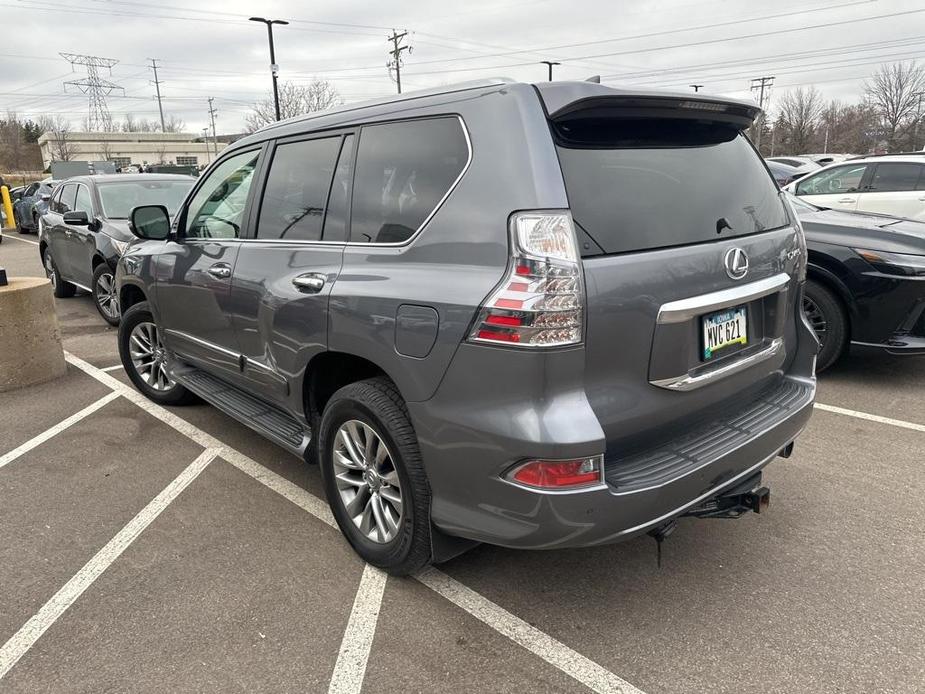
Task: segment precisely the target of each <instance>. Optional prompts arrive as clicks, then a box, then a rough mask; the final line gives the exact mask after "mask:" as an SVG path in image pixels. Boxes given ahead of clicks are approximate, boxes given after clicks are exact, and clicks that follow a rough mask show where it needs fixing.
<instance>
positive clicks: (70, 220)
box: [64, 210, 90, 227]
mask: <svg viewBox="0 0 925 694" xmlns="http://www.w3.org/2000/svg"><path fill="white" fill-rule="evenodd" d="M64 223H65V224H73V225H74V226H77V227H85V226H87V225H88V224H89V223H90V218H89V217H88V216H87V213H86V212H84V211H83V210H76V211H74V212H65V213H64Z"/></svg>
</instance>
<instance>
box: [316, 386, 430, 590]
mask: <svg viewBox="0 0 925 694" xmlns="http://www.w3.org/2000/svg"><path fill="white" fill-rule="evenodd" d="M319 429H320V431H319V432H318V434H319V441H318V448H319V451H320V454H321V460H320V462H321V471H322V475H323V477H324V487H325V493H326V495H327V498H328V503H329V504H330V506H331V511H332V512H333V514H334V518H335V520H336V521H337V525H338V526H339V527H340V529H341V532H342V533H343V534H344V536H345V537H346V538H347V541H348V542H349V543H350V544H351V545H352V546H353V549H354V550H355V551H356V552H357V554H359V555H360V556H361V557H362V558H363V559H364V560H365V561H367V562H369V563H370V564H372V565H373V566H378V567H379V568H381V569H384V570H386V571H388V572H389V573H391V574H393V575H398V576H402V575H407V574H410V573H413V572H414V571H416V570H418V569H420V568H421V567H423V566H424V565H425V564H428V563H429V562H430V561H431V542H430V499H431V496H430V485H429V484H428V482H427V476H426V475H425V473H424V467H423V465H422V463H421V453H420V451H419V450H418V443H417V437H416V435H415V433H414V429H413V427H412V426H411V421H410V419H409V417H408V410H407V408H406V407H405V403H404V400H402V398H401V395H399V393H398V391H397V389H396V388H395V386H394V385H393V384H392V382H391V381H388V380H387V379H384V378H374V379H369V380H366V381H359V382H357V383H351V384H350V385H347V386H344V387H343V388H341V389H340V390H338V391H337V392H336V393H334V395H333V396H332V397H331V399H330V400H329V401H328V403H327V406H326V407H325V408H324V413H323V415H322V417H321V424H320V427H319Z"/></svg>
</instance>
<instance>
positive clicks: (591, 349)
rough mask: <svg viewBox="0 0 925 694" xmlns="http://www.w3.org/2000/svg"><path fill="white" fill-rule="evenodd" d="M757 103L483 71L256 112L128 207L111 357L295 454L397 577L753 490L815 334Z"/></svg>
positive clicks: (163, 395)
mask: <svg viewBox="0 0 925 694" xmlns="http://www.w3.org/2000/svg"><path fill="white" fill-rule="evenodd" d="M757 113H758V109H757V108H756V107H755V105H754V104H752V103H749V102H738V101H733V100H728V99H724V98H715V97H710V96H705V95H702V94H683V95H679V94H670V93H659V92H640V91H626V90H619V89H613V88H609V87H605V86H602V85H600V84H595V83H591V82H550V83H544V84H538V85H531V84H521V83H513V82H510V81H504V80H491V81H485V82H479V83H467V84H463V85H459V86H457V87H454V88H449V89H442V90H440V91H429V92H418V93H411V94H404V95H400V96H398V97H396V98H391V99H387V100H383V101H379V102H373V103H365V104H362V105H349V106H345V107H342V108H339V109H335V110H331V111H326V112H323V113H318V114H312V115H308V116H304V117H299V118H294V119H291V120H287V121H283V122H280V123H276V124H273V125H270V126H268V127H266V128H264V129H262V130H260V131H259V132H257V133H254V134H253V135H250V136H248V137H246V138H244V139H243V140H240V141H238V142H236V143H234V144H233V145H232V146H230V147H229V148H228V149H227V150H225V151H224V152H222V155H221V157H220V158H219V159H218V160H217V161H216V162H215V163H214V164H213V165H212V166H211V167H210V168H209V169H208V171H206V172H205V173H204V174H203V176H202V177H201V178H200V179H199V181H198V182H197V184H196V185H195V187H194V188H193V189H192V191H191V192H190V194H189V195H188V197H187V199H186V200H185V202H184V203H183V204H182V205H181V207H180V209H179V211H178V212H177V213H176V214H175V216H174V218H173V219H172V220H170V219H168V215H167V211H166V209H164V208H163V207H159V206H150V205H149V206H144V207H136V208H135V209H134V210H133V212H132V230H133V232H134V233H135V235H136V236H138V237H140V238H141V239H144V241H142V242H135V243H134V244H133V245H132V246H130V248H129V250H128V251H127V252H126V253H125V254H124V255H123V256H122V258H121V260H120V261H119V265H118V269H117V285H118V289H119V300H120V304H121V308H122V310H123V318H122V323H121V325H120V329H119V341H120V352H121V356H122V362H123V364H124V366H125V369H126V371H127V372H128V375H129V377H130V378H131V380H132V382H133V383H134V384H135V386H137V388H138V389H139V390H141V391H142V392H143V393H144V394H145V395H147V396H148V397H149V398H151V399H152V400H154V401H156V402H159V403H163V404H179V403H182V402H186V401H188V400H190V399H193V398H197V397H198V398H201V399H202V400H205V401H207V402H209V403H211V404H212V405H214V406H216V407H218V408H220V409H221V410H223V411H225V412H226V413H228V414H229V415H231V416H232V417H235V418H237V419H238V420H240V421H241V422H242V423H243V424H245V425H247V426H249V427H251V428H252V429H254V430H255V431H256V432H258V433H259V434H261V435H263V436H265V437H267V438H269V439H271V440H272V441H274V442H275V443H277V444H278V445H280V446H282V447H284V448H286V449H288V450H289V451H291V452H293V453H295V454H297V455H300V456H304V457H305V458H306V459H307V460H309V461H317V462H318V463H319V464H320V468H321V472H322V478H323V481H324V488H325V492H326V495H327V500H328V502H329V503H330V506H331V510H332V512H333V514H334V517H335V518H336V520H337V523H338V525H339V526H340V529H341V530H342V532H343V534H344V535H345V536H346V538H347V540H348V541H349V542H350V544H351V545H352V546H353V548H354V549H355V550H356V551H357V553H358V554H359V555H360V556H361V557H362V558H363V559H365V560H366V561H368V562H370V563H371V564H374V565H376V566H378V567H382V568H384V569H386V570H388V571H390V572H392V573H395V574H402V573H408V572H412V571H414V570H416V569H418V568H420V567H421V566H423V565H425V564H426V563H428V562H432V561H442V560H445V559H447V558H449V557H451V556H453V555H454V554H458V553H459V552H461V551H463V550H464V549H466V548H467V547H469V546H471V545H473V544H475V543H478V542H488V543H493V544H497V545H503V546H506V547H514V548H525V549H553V548H560V547H577V546H593V545H599V544H603V543H609V542H615V541H619V540H623V539H626V538H630V537H633V536H635V535H638V534H641V533H646V532H648V533H650V534H652V535H653V536H655V537H656V539H659V540H660V539H661V538H662V537H663V536H664V535H666V534H667V533H668V532H669V531H670V530H671V529H672V528H673V527H674V524H675V523H676V521H677V519H678V518H679V517H681V516H699V517H735V516H738V515H741V514H742V513H744V512H745V511H748V510H753V511H761V510H763V509H764V506H765V504H766V502H767V499H768V490H767V488H766V487H763V486H761V471H762V468H763V467H764V466H765V465H767V464H768V463H769V462H770V461H772V460H773V459H774V458H775V457H776V456H784V457H786V456H788V455H789V454H790V451H791V450H792V447H793V441H794V439H795V438H796V436H797V435H798V434H799V433H800V431H801V430H802V429H803V427H804V426H805V425H806V423H807V420H808V419H809V416H810V413H811V410H812V404H813V398H814V394H815V377H814V362H815V357H816V352H817V348H818V343H817V341H816V338H815V336H814V334H813V331H812V329H811V328H810V327H809V325H808V324H807V322H806V320H805V318H804V317H803V313H802V311H801V310H800V308H799V307H800V305H801V304H800V300H801V293H802V291H803V282H804V277H805V269H806V250H805V245H804V240H803V233H802V230H801V228H800V224H799V221H798V220H797V217H796V215H794V214H793V211H792V210H791V209H790V207H789V205H788V203H787V201H786V200H785V199H784V198H783V197H782V195H781V193H780V191H779V190H778V189H777V186H776V185H775V183H774V180H773V179H772V178H771V175H770V174H769V172H768V170H767V169H766V168H765V166H764V164H763V163H762V160H761V158H760V157H759V156H758V154H757V153H756V152H755V150H754V149H753V147H752V146H751V144H750V143H749V140H748V139H747V138H746V136H745V134H744V132H743V131H744V130H745V129H746V128H747V127H748V126H749V125H750V124H751V122H752V121H753V119H754V118H755V116H756V115H757Z"/></svg>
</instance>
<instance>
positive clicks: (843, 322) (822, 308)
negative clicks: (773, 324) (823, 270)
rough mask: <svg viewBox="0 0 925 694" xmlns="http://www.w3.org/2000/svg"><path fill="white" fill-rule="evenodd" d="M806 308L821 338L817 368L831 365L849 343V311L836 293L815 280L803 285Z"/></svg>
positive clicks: (818, 371)
mask: <svg viewBox="0 0 925 694" xmlns="http://www.w3.org/2000/svg"><path fill="white" fill-rule="evenodd" d="M803 312H804V313H805V314H806V318H807V320H809V324H810V325H811V326H813V330H814V331H815V333H816V337H817V338H818V339H819V343H820V347H819V356H818V357H817V358H816V372H817V373H820V372H822V371H825V370H826V369H828V368H829V367H830V366H832V364H834V363H835V362H836V361H838V359H839V358H840V357H841V356H842V354H844V352H845V348H846V347H847V345H848V315H847V314H846V313H845V309H844V307H843V305H842V303H841V301H840V300H839V299H838V297H837V296H836V295H835V293H834V292H833V291H832V290H831V289H829V288H828V287H826V286H825V285H824V284H820V283H819V282H816V281H814V280H807V281H806V286H805V287H804V289H803Z"/></svg>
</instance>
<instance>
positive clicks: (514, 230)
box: [469, 211, 584, 347]
mask: <svg viewBox="0 0 925 694" xmlns="http://www.w3.org/2000/svg"><path fill="white" fill-rule="evenodd" d="M511 247H512V255H511V261H510V264H509V266H508V270H507V274H506V276H505V278H504V280H503V281H502V282H501V284H500V285H498V287H497V289H495V291H494V292H492V293H491V295H489V297H488V299H487V300H486V301H485V303H484V304H483V305H482V307H481V309H480V310H479V315H478V318H477V319H476V321H475V326H474V328H473V330H472V332H471V333H470V335H469V339H470V340H475V341H477V342H492V343H496V344H505V345H510V346H515V347H555V346H561V345H573V344H577V343H579V342H581V331H582V325H583V323H584V290H583V287H582V281H581V266H580V265H579V260H578V250H577V249H578V244H577V242H576V240H575V229H574V227H573V225H572V217H571V215H570V214H569V213H568V212H567V211H557V212H518V213H516V214H514V215H512V216H511Z"/></svg>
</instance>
